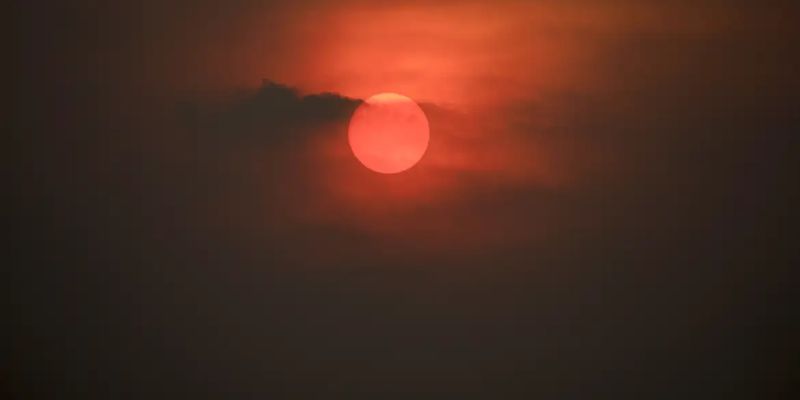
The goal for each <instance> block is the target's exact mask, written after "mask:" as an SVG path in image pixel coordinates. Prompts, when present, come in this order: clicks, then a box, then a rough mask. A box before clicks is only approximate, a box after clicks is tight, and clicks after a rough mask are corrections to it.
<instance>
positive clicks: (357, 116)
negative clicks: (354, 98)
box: [348, 93, 430, 174]
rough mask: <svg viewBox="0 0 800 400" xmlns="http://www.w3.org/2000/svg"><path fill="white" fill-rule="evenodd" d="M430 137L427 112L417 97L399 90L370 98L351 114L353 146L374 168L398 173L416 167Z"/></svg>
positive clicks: (362, 161)
mask: <svg viewBox="0 0 800 400" xmlns="http://www.w3.org/2000/svg"><path fill="white" fill-rule="evenodd" d="M429 139H430V128H429V126H428V118H427V117H426V116H425V112H423V111H422V109H421V108H420V107H419V105H417V103H416V102H414V100H411V99H410V98H408V97H406V96H403V95H400V94H397V93H380V94H376V95H374V96H372V97H370V98H368V99H367V100H366V101H364V102H363V103H362V104H361V105H360V106H358V108H357V109H356V110H355V112H353V116H352V117H351V118H350V127H349V129H348V140H349V142H350V149H352V150H353V154H354V155H355V156H356V158H357V159H358V160H359V161H360V162H361V163H362V164H364V166H366V167H367V168H369V169H371V170H373V171H375V172H380V173H383V174H395V173H398V172H403V171H405V170H407V169H409V168H411V167H413V166H414V165H416V164H417V163H418V162H419V160H421V159H422V156H423V155H424V154H425V151H426V150H427V149H428V141H429Z"/></svg>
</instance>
